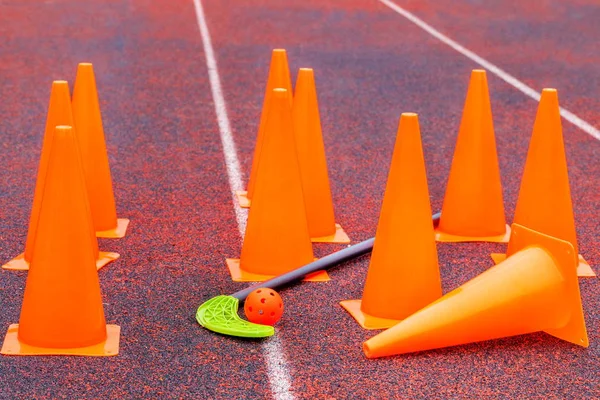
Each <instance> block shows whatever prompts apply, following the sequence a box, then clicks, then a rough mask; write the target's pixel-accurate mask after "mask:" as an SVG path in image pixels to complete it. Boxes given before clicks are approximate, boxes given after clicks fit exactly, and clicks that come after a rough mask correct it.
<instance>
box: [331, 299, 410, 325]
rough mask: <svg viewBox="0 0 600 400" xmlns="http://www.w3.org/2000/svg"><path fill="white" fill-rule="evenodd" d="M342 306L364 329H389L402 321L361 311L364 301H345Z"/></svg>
mask: <svg viewBox="0 0 600 400" xmlns="http://www.w3.org/2000/svg"><path fill="white" fill-rule="evenodd" d="M340 305H341V306H342V307H343V308H344V309H345V310H346V311H348V312H349V313H350V315H352V318H354V319H355V320H356V322H358V324H359V325H360V326H362V327H363V328H364V329H387V328H391V327H392V326H394V325H396V324H397V323H398V322H400V320H397V319H387V318H379V317H374V316H372V315H369V314H367V313H365V312H364V311H362V310H361V309H360V307H361V305H362V300H344V301H340Z"/></svg>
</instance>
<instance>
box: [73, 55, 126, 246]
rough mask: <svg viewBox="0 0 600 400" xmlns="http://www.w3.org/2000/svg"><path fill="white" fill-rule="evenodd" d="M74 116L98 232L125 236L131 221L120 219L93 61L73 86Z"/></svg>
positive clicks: (83, 65) (81, 69) (82, 69)
mask: <svg viewBox="0 0 600 400" xmlns="http://www.w3.org/2000/svg"><path fill="white" fill-rule="evenodd" d="M73 119H74V120H75V126H76V128H77V135H78V142H79V146H80V148H81V155H82V159H83V171H84V173H85V180H86V184H87V188H88V196H89V199H90V207H91V209H92V218H93V222H94V230H95V231H96V235H97V236H98V237H104V238H121V237H123V236H125V232H126V231H127V225H129V220H128V219H124V218H119V219H117V211H116V208H115V196H114V194H113V188H112V180H111V177H110V167H109V165H108V155H107V154H106V143H105V142H104V129H103V127H102V116H101V114H100V104H99V102H98V92H97V90H96V78H95V77H94V69H93V67H92V64H90V63H81V64H79V66H78V67H77V77H76V79H75V87H74V89H73Z"/></svg>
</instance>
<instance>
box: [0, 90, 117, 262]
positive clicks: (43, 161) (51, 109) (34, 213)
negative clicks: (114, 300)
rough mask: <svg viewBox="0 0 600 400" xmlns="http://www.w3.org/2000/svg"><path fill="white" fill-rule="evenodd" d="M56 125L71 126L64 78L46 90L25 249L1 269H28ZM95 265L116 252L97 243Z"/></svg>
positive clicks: (111, 259) (115, 254) (112, 256)
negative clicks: (47, 100)
mask: <svg viewBox="0 0 600 400" xmlns="http://www.w3.org/2000/svg"><path fill="white" fill-rule="evenodd" d="M58 125H68V126H72V125H73V114H72V111H71V95H70V94H69V84H68V83H67V82H66V81H54V82H52V90H51V92H50V104H49V105H48V116H47V118H46V129H45V133H44V141H43V144H42V153H41V155H40V164H39V167H38V174H37V180H36V183H35V193H34V196H33V207H32V208H31V215H30V218H29V230H28V231H27V241H26V242H25V251H24V252H23V253H21V254H19V255H18V256H17V257H15V258H14V259H12V260H11V261H9V262H8V263H6V264H5V265H3V266H2V268H4V269H9V270H18V271H25V270H28V269H29V263H30V262H31V259H32V257H33V248H34V247H33V242H34V239H35V238H36V235H37V227H38V220H39V214H40V208H41V206H42V195H43V190H44V185H45V182H46V174H47V171H48V162H49V159H50V154H51V152H52V150H51V147H52V143H53V138H54V130H55V128H56V126H58ZM95 255H96V258H97V260H96V266H97V268H98V269H100V268H102V267H103V266H105V265H106V264H108V263H109V262H111V261H113V260H116V259H117V258H119V254H117V253H112V252H98V246H97V243H96V247H95Z"/></svg>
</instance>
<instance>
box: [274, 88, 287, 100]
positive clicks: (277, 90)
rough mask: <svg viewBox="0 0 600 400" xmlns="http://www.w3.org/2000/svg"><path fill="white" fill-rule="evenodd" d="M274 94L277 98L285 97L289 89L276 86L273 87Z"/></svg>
mask: <svg viewBox="0 0 600 400" xmlns="http://www.w3.org/2000/svg"><path fill="white" fill-rule="evenodd" d="M273 96H275V97H276V98H285V97H286V96H287V89H284V88H275V89H273Z"/></svg>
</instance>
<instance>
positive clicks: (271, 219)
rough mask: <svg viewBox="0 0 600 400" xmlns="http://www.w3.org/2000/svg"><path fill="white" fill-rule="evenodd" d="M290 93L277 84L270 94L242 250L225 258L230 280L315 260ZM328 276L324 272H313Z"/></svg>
mask: <svg viewBox="0 0 600 400" xmlns="http://www.w3.org/2000/svg"><path fill="white" fill-rule="evenodd" d="M289 95H290V93H289V92H288V91H287V90H286V89H280V88H278V89H274V90H273V93H272V95H271V100H270V105H269V113H268V116H267V121H266V123H265V139H264V143H263V149H262V153H261V156H260V157H261V158H260V164H259V166H258V174H259V175H258V179H257V181H256V192H255V193H254V197H253V198H252V200H253V204H252V207H250V212H249V214H248V225H247V227H246V235H245V238H244V244H243V246H242V255H241V257H240V259H239V260H237V259H227V266H228V267H229V271H230V273H231V277H232V279H233V280H234V281H238V282H239V281H254V282H256V281H265V280H267V279H270V278H272V277H273V276H276V275H279V274H282V273H284V272H288V271H290V270H292V269H295V268H298V267H301V266H302V265H304V264H308V263H309V262H312V261H313V260H314V258H313V251H312V244H311V242H310V236H309V234H308V224H307V222H306V211H305V208H304V197H303V196H302V182H301V179H300V169H299V167H298V157H297V155H296V145H295V143H294V131H293V122H292V108H291V104H290V101H289V97H288V96H289ZM328 279H329V278H328V277H327V274H326V273H324V272H322V273H320V275H315V276H313V280H328Z"/></svg>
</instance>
